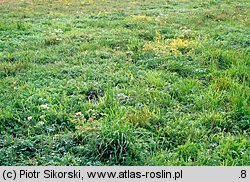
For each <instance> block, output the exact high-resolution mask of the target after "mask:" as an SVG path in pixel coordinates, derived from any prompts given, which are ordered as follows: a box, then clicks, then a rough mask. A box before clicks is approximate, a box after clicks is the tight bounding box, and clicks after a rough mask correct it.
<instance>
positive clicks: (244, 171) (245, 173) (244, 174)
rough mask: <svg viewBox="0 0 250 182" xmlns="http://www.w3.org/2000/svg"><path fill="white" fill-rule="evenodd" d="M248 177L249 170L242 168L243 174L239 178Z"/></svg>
mask: <svg viewBox="0 0 250 182" xmlns="http://www.w3.org/2000/svg"><path fill="white" fill-rule="evenodd" d="M246 177H247V171H246V170H241V174H240V177H239V178H246Z"/></svg>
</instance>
